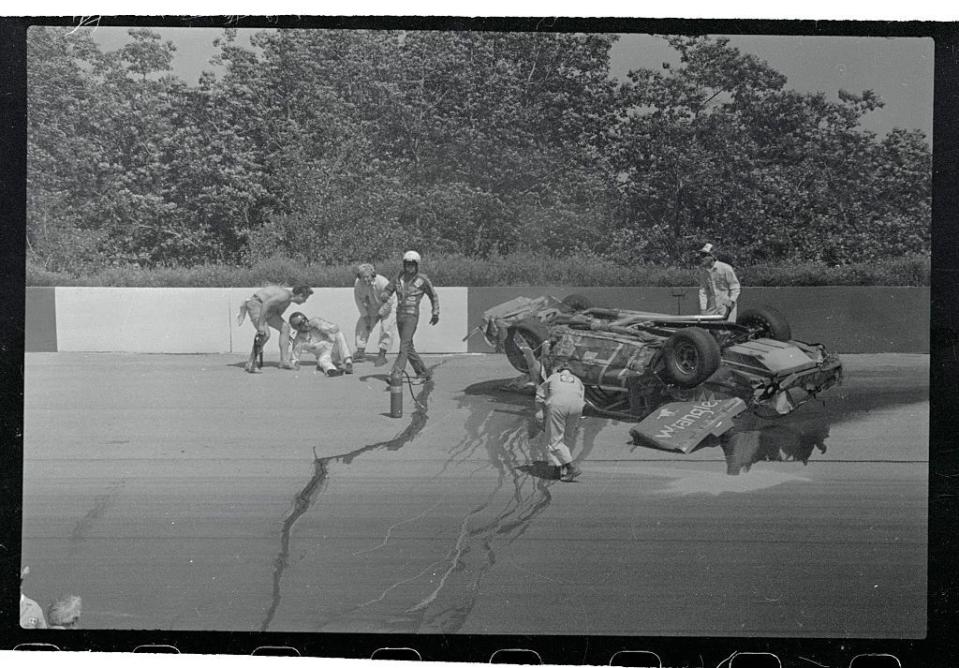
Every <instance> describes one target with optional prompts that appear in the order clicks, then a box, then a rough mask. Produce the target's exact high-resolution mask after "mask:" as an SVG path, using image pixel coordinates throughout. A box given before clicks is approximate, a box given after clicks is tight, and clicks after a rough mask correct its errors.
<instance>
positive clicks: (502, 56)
mask: <svg viewBox="0 0 959 668" xmlns="http://www.w3.org/2000/svg"><path fill="white" fill-rule="evenodd" d="M129 32H130V40H129V42H128V43H127V44H126V45H124V46H123V47H122V48H119V49H117V50H115V51H103V50H102V49H101V48H99V47H98V45H97V44H96V42H95V41H94V40H93V39H91V37H90V35H89V33H83V32H82V31H78V30H69V29H66V28H57V27H43V26H34V27H31V28H30V29H29V31H28V51H27V56H28V61H27V66H28V102H27V103H28V121H27V122H28V153H27V157H28V170H27V230H26V232H27V238H26V243H27V258H28V262H30V263H31V264H32V265H33V266H36V267H39V268H42V269H45V270H49V271H62V272H72V273H74V274H81V273H83V272H84V271H91V270H96V269H102V268H103V267H106V266H140V267H160V266H162V267H189V266H196V265H200V264H209V263H223V264H231V265H249V264H251V263H253V262H257V261H260V260H262V259H264V258H269V257H273V256H283V257H288V258H293V259H295V260H302V261H304V262H311V263H343V262H352V261H357V260H361V259H363V260H365V259H379V258H384V257H390V256H394V255H396V254H398V253H399V252H401V251H402V250H404V249H406V248H410V247H412V248H417V249H418V250H420V251H421V252H423V253H426V254H429V253H446V254H463V255H468V256H474V257H479V258H484V257H490V256H497V257H499V256H508V255H509V254H511V253H529V252H535V253H544V254H548V255H549V256H552V257H555V258H557V259H560V260H561V259H562V258H564V257H571V256H574V255H575V256H577V257H585V258H588V257H595V258H598V259H602V260H603V261H609V262H614V263H619V264H625V265H632V264H636V263H648V264H660V265H663V264H672V263H681V262H686V261H687V259H688V256H689V252H690V249H691V248H692V247H693V246H694V245H695V244H696V243H699V242H700V241H701V240H711V241H714V242H718V243H720V244H721V246H722V247H723V249H724V250H725V252H726V255H727V256H728V259H731V260H733V261H735V262H737V263H739V264H756V263H759V264H769V263H776V262H783V263H790V262H806V263H808V262H818V263H822V264H823V265H829V266H836V265H843V264H846V263H852V262H862V261H870V260H874V259H878V258H881V257H885V256H890V255H893V256H902V255H908V254H917V253H918V254H927V253H928V252H929V245H930V216H931V211H930V210H931V169H932V167H931V155H930V151H929V147H928V144H927V140H926V138H925V136H924V134H923V133H922V132H920V131H917V130H903V129H896V130H893V131H891V132H889V133H888V134H886V135H885V136H883V137H880V136H878V135H876V134H875V133H873V132H870V131H867V130H865V129H863V128H862V127H861V125H860V120H861V119H862V117H863V115H864V114H866V113H868V112H870V111H872V110H875V109H878V108H880V107H881V106H882V104H883V103H882V100H881V99H880V98H879V97H878V96H877V95H875V94H874V93H872V92H871V91H864V92H862V93H860V94H853V93H849V92H840V95H839V99H838V100H831V99H828V98H827V97H826V95H825V94H823V93H801V92H797V91H795V90H791V89H789V88H787V87H786V78H785V77H784V76H783V75H782V74H781V73H779V72H777V71H776V70H774V69H773V68H771V67H769V66H768V65H767V64H766V63H764V62H763V61H761V60H760V59H758V58H756V57H755V56H752V55H749V54H745V53H742V52H740V51H739V50H737V49H736V48H733V47H732V46H730V45H729V42H728V40H726V39H723V38H715V37H687V36H673V37H666V38H664V39H667V41H668V43H669V45H670V46H671V47H672V48H673V49H675V50H676V52H677V53H678V56H679V64H678V65H677V66H674V67H670V66H669V65H668V63H664V64H663V66H662V67H660V68H656V69H639V70H636V71H633V72H630V73H629V75H628V78H627V79H626V80H616V79H614V78H613V77H611V76H610V49H611V47H612V45H613V44H614V42H615V39H616V37H615V36H614V35H608V34H573V33H530V32H466V31H463V32H456V31H395V30H276V31H262V32H257V33H255V34H254V35H253V36H252V38H251V40H250V42H251V46H250V47H244V46H241V45H240V44H239V43H238V41H237V33H236V31H235V30H224V31H223V33H222V35H221V36H220V37H219V38H217V39H216V40H215V42H214V48H215V51H216V55H215V56H214V59H213V60H214V63H215V64H216V68H215V69H216V72H215V73H214V72H212V71H211V72H205V73H204V74H203V75H201V77H200V80H199V81H198V83H197V84H195V85H188V84H187V83H185V82H184V81H183V80H182V79H180V78H178V77H177V76H175V75H174V74H173V73H172V67H171V64H172V59H173V55H174V53H175V45H174V44H173V43H172V42H169V41H164V40H162V39H161V37H160V35H158V34H157V33H156V32H154V31H151V30H149V29H145V28H140V29H131V30H130V31H129Z"/></svg>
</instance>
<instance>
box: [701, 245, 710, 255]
mask: <svg viewBox="0 0 959 668" xmlns="http://www.w3.org/2000/svg"><path fill="white" fill-rule="evenodd" d="M699 252H700V253H702V254H703V255H712V254H713V245H712V244H706V245H705V246H703V247H702V248H700V249H699Z"/></svg>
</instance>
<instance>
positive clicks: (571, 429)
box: [536, 358, 585, 482]
mask: <svg viewBox="0 0 959 668" xmlns="http://www.w3.org/2000/svg"><path fill="white" fill-rule="evenodd" d="M584 391H585V390H584V388H583V382H582V381H581V380H580V379H579V378H577V377H576V376H574V375H573V373H572V372H571V371H570V370H569V366H568V360H566V359H564V358H559V359H557V360H556V364H555V366H554V367H553V372H552V373H551V374H549V376H547V378H546V380H544V381H543V382H542V383H540V384H539V386H538V387H537V388H536V420H537V421H538V422H541V423H543V422H545V428H546V443H547V445H546V447H547V448H548V455H549V463H550V464H551V465H552V466H559V475H560V478H559V479H560V480H562V481H563V482H573V478H575V477H576V476H578V475H579V474H580V473H582V471H580V470H579V468H578V467H577V466H576V465H575V464H574V463H573V455H572V454H571V453H570V450H571V449H572V447H573V445H574V444H575V443H576V432H577V430H578V429H579V419H580V418H581V417H582V416H583V406H584V404H585V401H584V399H583V395H584Z"/></svg>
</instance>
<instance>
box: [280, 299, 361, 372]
mask: <svg viewBox="0 0 959 668" xmlns="http://www.w3.org/2000/svg"><path fill="white" fill-rule="evenodd" d="M290 326H291V327H292V328H293V329H294V330H295V331H296V337H295V338H294V339H293V368H294V369H295V368H298V367H299V365H300V355H302V354H303V353H312V354H313V355H316V370H317V371H319V370H321V369H322V370H323V371H324V372H325V373H326V375H327V376H339V375H342V374H343V373H353V356H352V354H351V353H350V346H349V344H348V343H347V342H346V337H345V336H343V332H341V331H340V328H339V327H338V326H337V325H336V324H334V323H332V322H330V321H329V320H324V319H323V318H320V317H314V318H307V317H306V316H305V315H303V314H302V313H300V312H299V311H297V312H296V313H294V314H293V315H291V316H290Z"/></svg>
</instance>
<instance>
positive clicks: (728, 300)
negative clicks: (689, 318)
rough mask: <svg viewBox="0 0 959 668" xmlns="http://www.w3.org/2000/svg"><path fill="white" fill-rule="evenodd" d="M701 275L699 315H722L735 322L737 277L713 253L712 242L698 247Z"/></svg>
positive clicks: (738, 289)
mask: <svg viewBox="0 0 959 668" xmlns="http://www.w3.org/2000/svg"><path fill="white" fill-rule="evenodd" d="M699 257H700V264H701V266H702V269H703V271H702V275H701V276H700V279H699V313H700V315H722V316H725V318H726V320H729V321H730V322H736V313H737V310H736V304H737V302H738V301H739V292H740V286H739V279H738V278H736V272H735V271H733V268H732V267H731V266H729V265H728V264H726V263H725V262H720V261H719V260H717V259H716V256H715V255H714V248H713V245H712V244H706V245H705V246H703V247H702V248H700V249H699Z"/></svg>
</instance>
